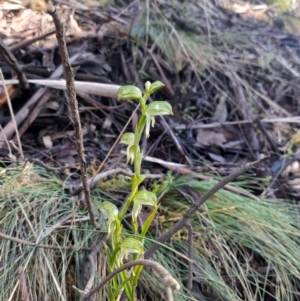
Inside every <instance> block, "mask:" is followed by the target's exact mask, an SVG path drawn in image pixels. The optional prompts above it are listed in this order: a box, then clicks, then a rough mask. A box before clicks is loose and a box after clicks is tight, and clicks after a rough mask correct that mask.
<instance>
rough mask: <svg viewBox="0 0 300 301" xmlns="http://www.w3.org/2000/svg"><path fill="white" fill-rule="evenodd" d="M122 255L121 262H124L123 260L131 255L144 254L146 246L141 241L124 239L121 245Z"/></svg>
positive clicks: (130, 238) (129, 238)
mask: <svg viewBox="0 0 300 301" xmlns="http://www.w3.org/2000/svg"><path fill="white" fill-rule="evenodd" d="M120 249H121V254H120V261H121V262H123V258H124V257H125V259H127V258H128V255H129V254H140V255H143V254H144V245H143V243H142V242H141V241H139V240H137V239H135V238H132V237H128V238H125V239H123V241H122V242H121V244H120Z"/></svg>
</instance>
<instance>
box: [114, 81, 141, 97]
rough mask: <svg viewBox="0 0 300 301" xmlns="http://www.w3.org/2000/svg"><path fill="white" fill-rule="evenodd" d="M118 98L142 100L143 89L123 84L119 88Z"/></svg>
mask: <svg viewBox="0 0 300 301" xmlns="http://www.w3.org/2000/svg"><path fill="white" fill-rule="evenodd" d="M117 95H118V100H128V99H132V100H140V99H141V98H142V91H141V90H140V89H139V88H138V87H136V86H132V85H129V86H122V87H120V88H119V90H118V93H117Z"/></svg>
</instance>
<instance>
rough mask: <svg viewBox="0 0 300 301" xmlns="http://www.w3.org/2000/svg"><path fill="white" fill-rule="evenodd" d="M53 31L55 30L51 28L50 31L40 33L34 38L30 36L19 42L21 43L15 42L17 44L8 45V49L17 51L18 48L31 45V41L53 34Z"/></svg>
mask: <svg viewBox="0 0 300 301" xmlns="http://www.w3.org/2000/svg"><path fill="white" fill-rule="evenodd" d="M54 33H55V30H52V31H50V32H47V33H44V34H42V35H40V36H37V37H34V38H32V39H29V40H26V41H23V42H21V43H19V44H17V45H14V46H12V47H9V50H10V51H11V52H14V51H17V50H19V49H22V48H25V47H27V46H29V45H31V44H33V43H35V42H37V41H39V40H43V39H44V38H46V37H48V36H50V35H52V34H54Z"/></svg>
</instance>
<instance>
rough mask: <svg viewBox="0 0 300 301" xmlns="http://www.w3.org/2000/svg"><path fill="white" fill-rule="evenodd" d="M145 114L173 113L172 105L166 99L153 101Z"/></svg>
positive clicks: (160, 114)
mask: <svg viewBox="0 0 300 301" xmlns="http://www.w3.org/2000/svg"><path fill="white" fill-rule="evenodd" d="M145 115H148V116H162V115H173V112H172V106H171V105H170V104H169V103H168V102H166V101H153V102H151V103H149V105H148V106H147V108H146V112H145Z"/></svg>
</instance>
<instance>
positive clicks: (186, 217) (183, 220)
mask: <svg viewBox="0 0 300 301" xmlns="http://www.w3.org/2000/svg"><path fill="white" fill-rule="evenodd" d="M268 158H269V157H265V158H263V159H260V160H257V161H254V162H251V163H248V164H246V165H244V166H242V167H241V168H239V169H237V170H235V171H234V172H233V173H232V174H230V175H229V176H227V177H225V178H224V179H223V180H222V181H220V182H219V183H217V184H216V185H215V186H214V187H212V188H211V189H210V190H209V191H207V192H206V193H205V194H203V196H202V197H200V198H199V199H198V201H197V202H195V203H194V204H192V205H191V206H190V208H189V209H188V210H187V211H186V213H185V214H184V215H183V216H182V218H181V219H180V220H179V221H178V222H177V223H176V224H175V225H174V226H173V227H172V228H171V229H170V230H169V231H168V232H166V233H165V234H163V235H161V236H160V237H158V239H157V241H156V242H154V243H152V244H151V245H150V247H149V249H148V250H147V251H146V252H145V258H146V259H148V258H151V257H152V255H153V254H154V253H155V252H156V251H157V250H158V249H159V247H160V246H161V245H162V244H163V243H165V242H166V241H168V240H169V239H171V238H172V236H173V235H174V234H175V233H176V232H177V231H179V230H180V229H182V228H183V227H185V226H186V225H187V224H188V223H189V221H190V219H191V218H192V217H193V216H194V215H195V213H196V212H197V210H198V209H199V208H200V206H201V205H202V204H203V203H204V202H205V201H207V200H208V199H209V198H210V197H212V196H213V195H214V194H215V193H216V192H217V191H218V190H220V189H221V188H223V187H224V186H225V185H226V184H227V183H229V182H231V181H233V180H234V179H235V178H236V177H238V176H239V175H241V174H242V173H245V172H246V171H248V170H250V169H252V168H253V167H255V166H257V165H260V164H262V163H263V162H265V161H266V160H267V159H268Z"/></svg>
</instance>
